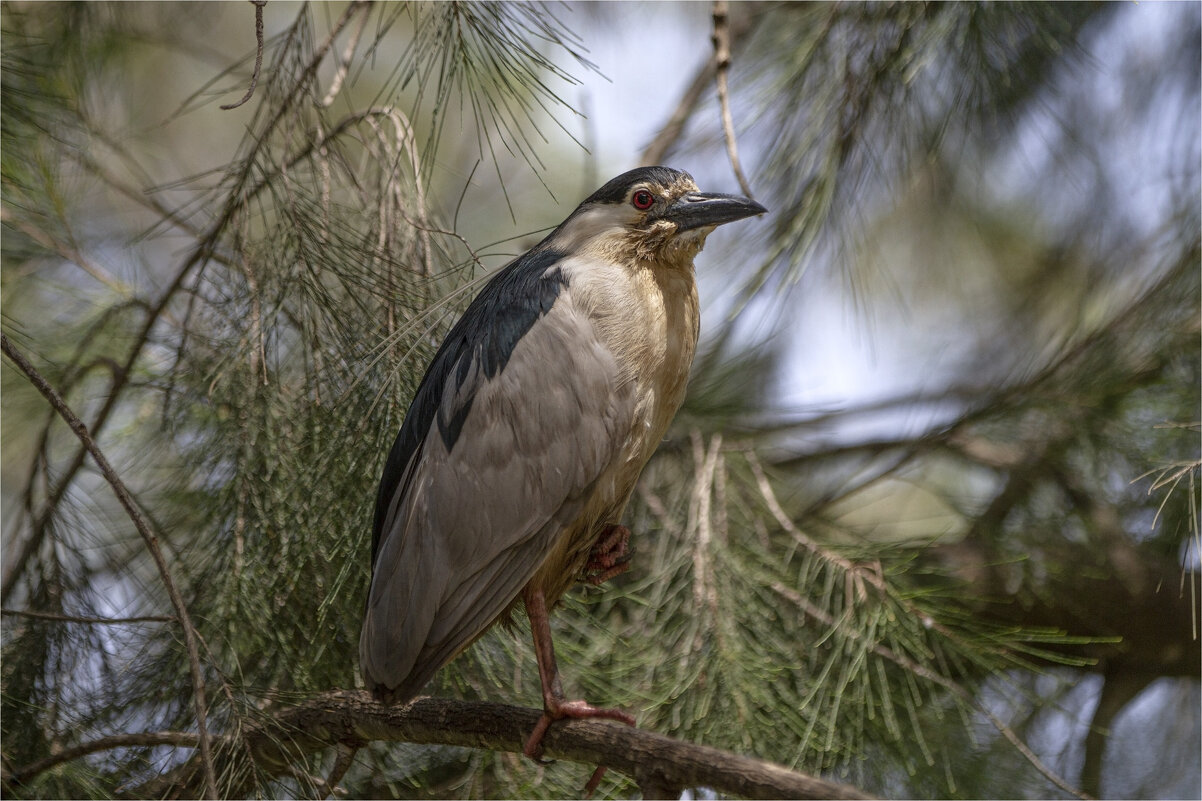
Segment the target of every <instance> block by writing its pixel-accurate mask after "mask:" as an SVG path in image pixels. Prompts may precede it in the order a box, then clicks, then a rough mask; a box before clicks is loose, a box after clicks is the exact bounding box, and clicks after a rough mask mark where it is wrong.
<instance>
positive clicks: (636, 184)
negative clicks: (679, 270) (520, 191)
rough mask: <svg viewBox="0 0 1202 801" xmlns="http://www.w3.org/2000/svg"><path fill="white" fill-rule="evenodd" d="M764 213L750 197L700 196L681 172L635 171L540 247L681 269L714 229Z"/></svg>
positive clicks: (574, 215)
mask: <svg viewBox="0 0 1202 801" xmlns="http://www.w3.org/2000/svg"><path fill="white" fill-rule="evenodd" d="M766 211H768V210H767V209H766V208H764V207H763V206H761V205H760V204H759V203H756V202H755V201H754V200H752V199H750V198H746V197H740V196H739V195H724V194H718V193H714V192H702V191H700V190H699V188H698V186H697V183H696V182H695V181H694V180H693V176H691V175H689V174H688V173H687V172H682V171H680V170H674V169H671V168H670V167H639V168H637V169H634V170H630V171H629V172H624V173H622V174H621V175H619V176H618V177H616V178H614V179H613V180H611V181H609V182H608V183H606V184H605V186H603V187H601V188H600V189H598V190H597V191H596V192H594V193H593V194H591V195H589V196H588V198H586V199H585V200H584V202H583V203H581V204H580V205H579V206H578V207H577V208H576V210H575V211H574V212H572V214H571V216H569V217H568V218H567V219H566V220H564V221H563V223H562V224H561V225H560V226H559V227H558V228H556V229H555V231H554V232H553V233H552V234H551V235H550V236H548V237H547V239H546V240H545V244H546V245H547V246H549V247H552V248H554V249H556V250H560V251H563V252H566V253H572V254H577V255H581V256H594V257H597V258H601V259H608V260H611V261H619V262H622V263H634V262H648V261H651V262H659V263H661V264H666V265H677V266H681V267H687V266H691V264H692V261H693V257H694V256H696V255H697V253H698V252H699V251H700V250H701V248H702V247H703V246H704V245H705V237H706V235H708V234H709V233H710V232H711V231H713V230H714V228H716V227H717V226H719V225H722V224H723V223H728V222H734V221H735V220H741V219H743V218H745V217H751V216H754V215H756V214H763V213H764V212H766Z"/></svg>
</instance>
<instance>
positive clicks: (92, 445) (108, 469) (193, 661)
mask: <svg viewBox="0 0 1202 801" xmlns="http://www.w3.org/2000/svg"><path fill="white" fill-rule="evenodd" d="M0 349H3V351H4V355H5V356H7V357H8V358H9V359H11V360H12V362H13V364H15V365H16V366H17V367H18V368H19V369H20V370H21V372H23V373H24V374H25V376H26V377H27V378H28V379H29V381H30V383H31V384H33V385H34V386H35V387H37V389H38V391H39V392H41V393H42V395H44V396H45V398H46V400H48V401H49V402H50V405H51V406H53V407H54V410H55V411H56V412H58V413H59V416H60V417H62V418H63V420H65V421H66V422H67V425H68V426H70V427H71V430H72V431H73V432H75V436H76V437H78V438H79V441H80V443H82V444H83V446H84V448H85V449H86V450H87V452H88V453H90V454H91V455H92V458H93V459H95V460H96V464H97V466H99V467H100V472H101V473H103V474H104V478H105V480H106V481H108V483H109V485H110V486H112V488H113V492H114V493H115V494H116V495H117V500H119V501H120V502H121V506H122V507H124V509H125V511H126V513H127V514H128V515H129V518H130V520H132V521H133V523H134V527H135V528H136V529H137V530H138V533H139V534H141V535H142V539H143V540H144V541H145V542H146V548H147V550H149V551H150V555H151V557H152V558H153V559H154V564H155V566H156V567H157V568H158V571H159V576H160V578H162V580H163V585H164V586H165V587H166V588H167V595H168V596H169V597H170V598H171V605H172V606H174V607H175V616H176V618H178V619H179V622H180V626H181V628H183V630H184V643H185V645H186V646H187V649H188V663H189V667H190V669H191V672H192V695H193V701H194V704H195V707H196V729H197V731H198V732H199V735H200V757H201V762H202V764H203V765H204V787H205V795H206V796H208V797H210V798H216V797H217V778H216V775H215V774H214V773H213V760H212V755H211V754H210V751H209V732H208V728H207V727H206V726H205V710H206V709H207V708H208V704H207V703H206V702H205V686H204V678H203V677H202V676H201V672H200V649H199V648H198V647H197V645H196V629H195V628H194V627H193V625H192V619H191V618H190V617H189V616H188V608H187V606H186V605H185V604H184V599H183V596H182V595H180V592H179V588H178V587H176V586H175V581H174V580H173V579H172V578H171V569H170V568H169V567H168V566H167V560H166V558H165V557H164V556H163V551H162V549H161V548H159V542H158V539H157V538H156V537H155V535H154V532H153V531H151V529H150V524H149V523H148V522H147V521H146V517H145V516H144V515H143V514H142V511H141V510H140V509H138V505H137V503H136V502H135V501H134V498H133V495H131V494H130V492H129V488H127V487H126V486H125V482H124V481H122V480H121V477H120V476H119V475H117V471H115V470H114V469H113V466H112V465H111V464H109V460H108V459H107V458H106V457H105V455H104V453H102V452H101V450H100V448H99V447H98V446H97V445H96V442H95V441H94V440H93V439H92V435H91V434H89V433H88V427H87V426H85V425H84V424H83V421H82V420H80V419H79V417H78V416H76V414H75V412H73V411H71V407H69V406H68V405H67V403H66V401H64V400H63V399H62V396H60V395H59V394H58V392H57V391H55V389H54V387H52V386H50V384H49V383H48V382H47V381H46V379H45V378H43V377H42V374H41V373H39V372H38V371H37V370H36V369H35V368H34V366H33V365H32V364H30V363H29V361H28V360H27V359H26V358H25V357H24V356H23V355H22V354H21V353H20V352H18V351H17V349H16V348H14V347H13V346H12V345H11V344H10V343H9V341H8V337H7V336H5V335H4V334H0Z"/></svg>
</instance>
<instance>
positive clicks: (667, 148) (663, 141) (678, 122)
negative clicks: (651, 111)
mask: <svg viewBox="0 0 1202 801" xmlns="http://www.w3.org/2000/svg"><path fill="white" fill-rule="evenodd" d="M750 30H751V13H750V12H749V13H741V14H736V15H735V16H734V17H733V19H731V18H730V17H729V15H728V23H727V26H726V35H727V49H728V50H733V49H734V48H736V47H738V45H739V43H740V42H741V41H742V40H743V38H744V36H745V35H746V34H747V33H748V32H749V31H750ZM713 77H714V60H713V59H706V61H705V63H704V64H702V65H701V66H700V67H698V68H697V72H696V74H694V75H693V80H692V81H691V82H690V83H689V86H688V88H686V89H685V90H684V94H682V95H681V96H680V101H679V102H678V103H677V104H676V108H675V110H673V112H672V116H671V117H669V118H668V121H667V122H666V123H664V127H663V128H661V129H660V132H659V133H658V134H656V135H655V138H654V139H652V140H651V143H650V144H649V145H647V147H646V148H644V149H643V154H642V155H641V156H639V164H641V165H643V166H651V165H654V164H662V163H663V161H664V159H665V158H667V156H668V154H669V153H670V152H671V151H672V147H673V146H674V145H675V144H676V143H677V142H678V141H680V137H681V136H682V135H683V134H684V127H685V125H686V124H688V121H689V118H691V117H692V116H693V112H694V111H696V110H697V106H698V105H700V103H701V98H702V97H703V96H704V95H705V88H706V87H707V86H709V82H710V80H711V79H712V78H713Z"/></svg>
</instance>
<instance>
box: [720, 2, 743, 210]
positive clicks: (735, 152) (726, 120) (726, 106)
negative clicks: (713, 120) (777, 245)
mask: <svg viewBox="0 0 1202 801" xmlns="http://www.w3.org/2000/svg"><path fill="white" fill-rule="evenodd" d="M713 20H714V33H713V36H712V37H711V39H712V41H713V44H714V73H715V77H716V79H717V83H718V105H719V106H720V107H721V110H722V135H723V137H724V138H725V139H726V156H727V158H729V159H730V167H731V169H732V170H734V173H735V178H736V179H738V181H739V188H740V189H741V190H743V194H745V195H747V197H751V196H752V195H751V184H750V183H748V181H747V176H746V175H744V174H743V167H742V165H741V164H740V163H739V146H738V144H736V142H735V121H734V117H733V116H732V115H731V113H730V90H729V88H728V85H727V75H728V74H729V73H730V15H729V13H728V5H727V2H726V0H714V10H713Z"/></svg>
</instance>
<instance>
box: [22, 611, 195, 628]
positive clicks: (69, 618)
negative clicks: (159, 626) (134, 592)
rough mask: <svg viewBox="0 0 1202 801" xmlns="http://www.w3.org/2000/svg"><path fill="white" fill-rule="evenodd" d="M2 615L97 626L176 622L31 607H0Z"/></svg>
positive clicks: (154, 617)
mask: <svg viewBox="0 0 1202 801" xmlns="http://www.w3.org/2000/svg"><path fill="white" fill-rule="evenodd" d="M0 615H8V616H9V617H30V618H34V619H35V620H56V621H59V622H62V623H88V624H92V625H97V626H120V625H124V624H126V623H174V622H175V621H176V620H177V618H174V617H172V616H171V615H137V616H135V617H81V616H79V615H57V614H54V613H53V612H34V611H32V610H29V609H0Z"/></svg>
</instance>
